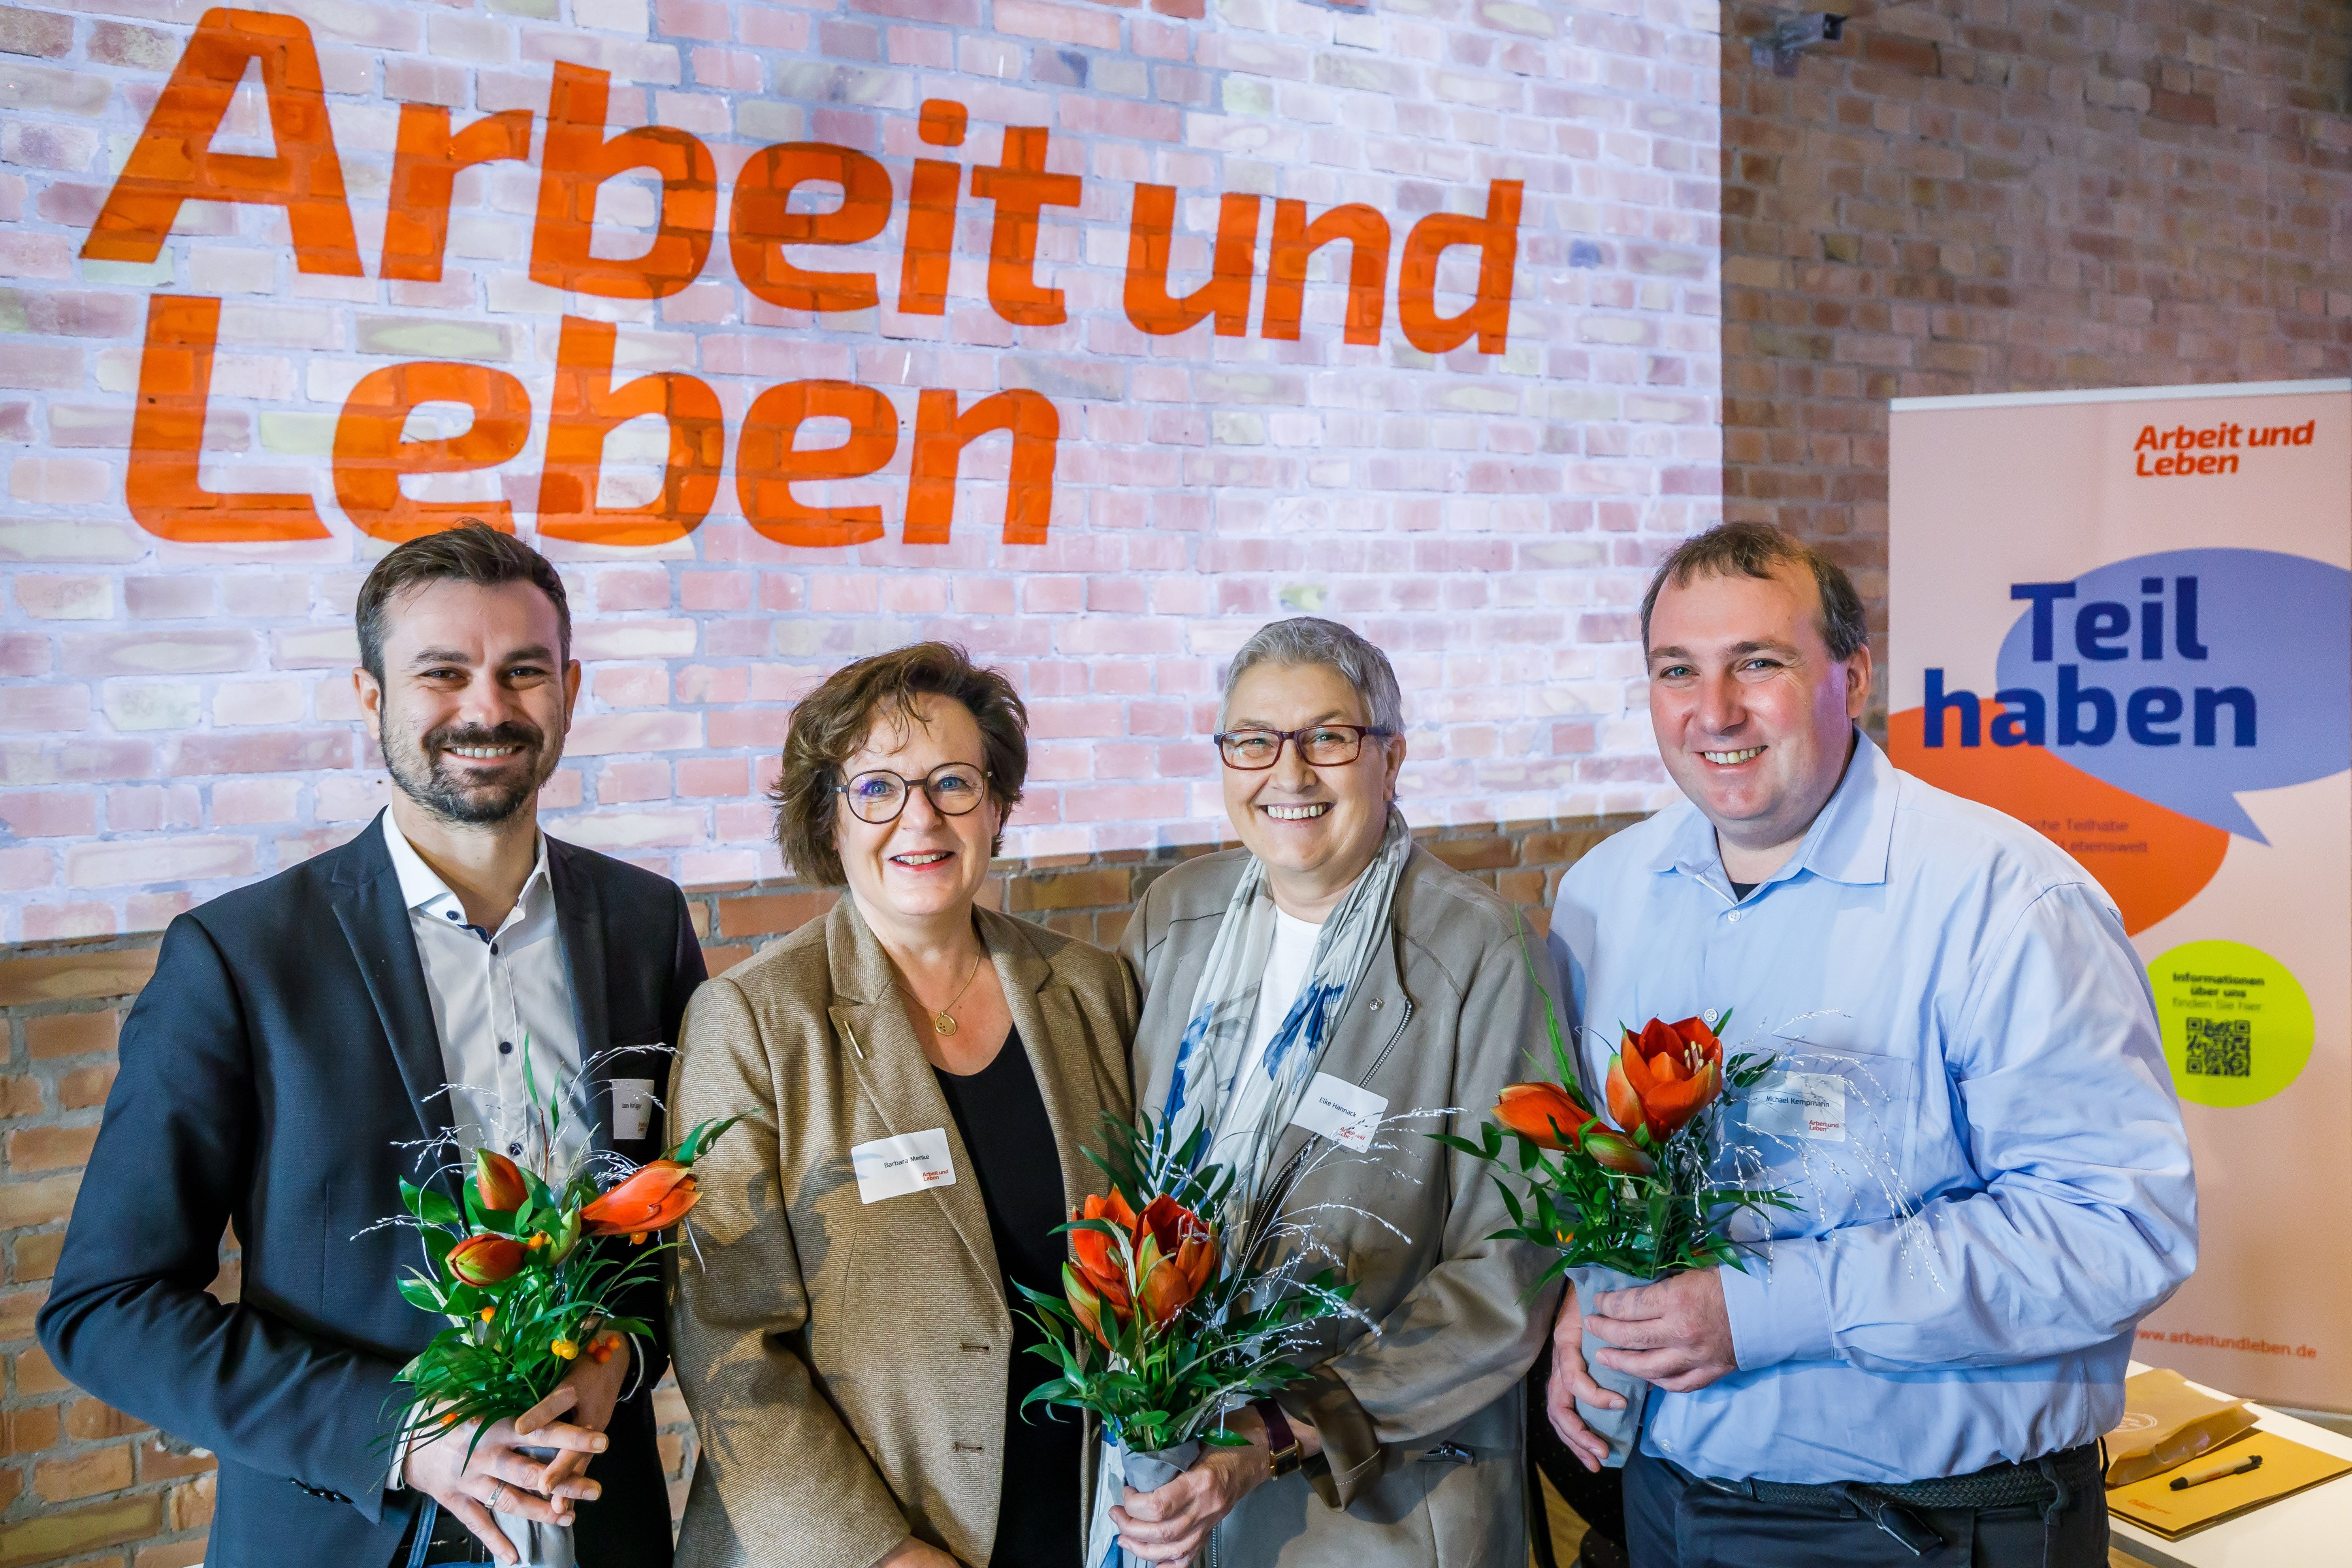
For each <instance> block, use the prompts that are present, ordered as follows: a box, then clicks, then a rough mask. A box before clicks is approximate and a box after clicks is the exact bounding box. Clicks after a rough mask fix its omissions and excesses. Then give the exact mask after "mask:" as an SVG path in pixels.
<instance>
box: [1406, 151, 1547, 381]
mask: <svg viewBox="0 0 2352 1568" xmlns="http://www.w3.org/2000/svg"><path fill="white" fill-rule="evenodd" d="M1521 188H1522V187H1521V184H1520V182H1519V181H1517V180H1495V181H1491V182H1489V183H1488V184H1487V186H1486V216H1485V217H1483V218H1475V217H1464V216H1458V215H1456V214H1454V213H1432V214H1430V215H1429V216H1427V217H1425V218H1423V219H1422V220H1421V221H1420V222H1419V223H1417V224H1415V225H1413V226H1412V233H1411V234H1408V235H1406V236H1405V239H1404V260H1403V262H1402V265H1401V266H1400V267H1399V268H1398V269H1397V272H1398V276H1397V323H1398V325H1400V326H1402V328H1404V336H1405V342H1409V343H1411V344H1412V346H1413V347H1415V348H1417V349H1419V350H1420V351H1421V352H1422V353H1428V354H1442V353H1447V352H1448V351H1450V350H1453V349H1457V348H1460V347H1461V346H1462V345H1463V344H1464V343H1465V342H1469V341H1470V339H1471V337H1472V335H1473V334H1475V335H1476V337H1477V339H1478V352H1479V353H1482V354H1498V353H1502V352H1503V349H1504V345H1505V343H1506V342H1508V340H1509V337H1510V329H1511V278H1512V273H1513V271H1514V269H1515V268H1517V263H1518V256H1519V195H1520V191H1521ZM1457 245H1470V246H1475V247H1477V248H1478V296H1477V299H1476V300H1475V302H1474V303H1473V304H1472V305H1471V306H1470V308H1469V309H1468V310H1464V311H1463V312H1462V313H1461V314H1460V315H1458V316H1441V315H1439V314H1438V313H1437V262H1438V258H1440V257H1441V256H1443V255H1444V254H1445V252H1446V251H1448V250H1450V249H1452V248H1453V247H1454V246H1457Z"/></svg>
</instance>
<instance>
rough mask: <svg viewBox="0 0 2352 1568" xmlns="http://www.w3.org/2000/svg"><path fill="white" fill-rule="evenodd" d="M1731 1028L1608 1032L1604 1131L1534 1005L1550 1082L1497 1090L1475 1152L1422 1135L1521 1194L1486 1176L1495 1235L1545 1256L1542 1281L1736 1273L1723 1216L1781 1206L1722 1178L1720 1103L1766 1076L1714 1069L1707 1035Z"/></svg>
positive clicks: (1461, 1141)
mask: <svg viewBox="0 0 2352 1568" xmlns="http://www.w3.org/2000/svg"><path fill="white" fill-rule="evenodd" d="M1529 977H1530V980H1532V978H1533V974H1532V965H1530V976H1529ZM1540 989H1541V988H1540V987H1538V992H1540ZM1730 1017H1731V1015H1730V1014H1729V1013H1728V1012H1724V1013H1720V1014H1709V1015H1706V1016H1700V1017H1696V1018H1685V1019H1683V1020H1682V1021H1681V1022H1679V1023H1673V1024H1669V1023H1665V1022H1663V1021H1661V1020H1659V1019H1656V1018H1653V1019H1651V1020H1650V1021H1649V1022H1648V1023H1647V1024H1645V1025H1644V1026H1643V1027H1642V1028H1641V1029H1640V1031H1638V1032H1636V1031H1634V1030H1633V1029H1629V1028H1624V1027H1623V1026H1620V1028H1619V1039H1618V1046H1617V1050H1616V1051H1615V1053H1614V1054H1612V1056H1611V1057H1610V1058H1609V1077H1608V1082H1607V1084H1606V1086H1605V1087H1604V1089H1603V1095H1602V1099H1603V1103H1604V1105H1605V1106H1606V1108H1607V1111H1608V1119H1607V1120H1605V1121H1604V1120H1603V1119H1602V1118H1601V1116H1600V1115H1599V1114H1597V1113H1596V1112H1595V1110H1594V1109H1593V1107H1592V1105H1591V1102H1590V1101H1589V1100H1587V1099H1586V1098H1585V1095H1584V1090H1583V1088H1582V1086H1581V1084H1580V1082H1579V1080H1578V1075H1577V1071H1576V1062H1575V1060H1574V1058H1572V1057H1571V1056H1570V1053H1569V1049H1568V1044H1567V1041H1566V1040H1565V1038H1564V1037H1562V1034H1561V1030H1560V1026H1559V1017H1558V1016H1557V1015H1555V1014H1554V1013H1553V1011H1552V1008H1551V999H1550V997H1549V996H1545V997H1544V1022H1545V1025H1546V1026H1547V1028H1548V1029H1549V1032H1550V1036H1551V1047H1552V1059H1553V1065H1554V1066H1555V1067H1556V1068H1558V1070H1559V1080H1558V1081H1557V1082H1543V1081H1538V1082H1533V1083H1515V1084H1512V1085H1510V1086H1509V1087H1507V1088H1506V1089H1504V1090H1503V1092H1502V1096H1501V1098H1500V1099H1499V1100H1496V1104H1495V1110H1494V1113H1493V1114H1494V1120H1493V1121H1488V1122H1486V1123H1485V1124H1484V1125H1483V1126H1481V1127H1480V1129H1479V1134H1480V1136H1479V1138H1478V1139H1477V1140H1476V1141H1475V1142H1474V1141H1472V1140H1470V1139H1467V1138H1461V1137H1456V1136H1454V1134H1452V1133H1439V1134H1435V1136H1436V1137H1437V1138H1438V1139H1439V1141H1440V1142H1444V1143H1445V1144H1447V1145H1449V1146H1450V1147H1453V1148H1454V1149H1458V1150H1460V1151H1461V1152H1464V1153H1465V1154H1469V1155H1471V1156H1473V1157H1475V1158H1477V1159H1480V1160H1486V1161H1489V1162H1492V1163H1495V1164H1496V1165H1498V1166H1501V1167H1503V1172H1504V1173H1507V1174H1509V1175H1511V1176H1514V1177H1516V1178H1517V1185H1518V1186H1520V1187H1523V1188H1524V1189H1525V1195H1524V1197H1522V1195H1521V1194H1520V1193H1518V1192H1516V1191H1514V1190H1513V1183H1512V1182H1511V1181H1509V1180H1506V1179H1505V1174H1503V1173H1498V1174H1497V1175H1496V1185H1497V1186H1499V1187H1501V1189H1502V1193H1503V1201H1504V1203H1505V1205H1507V1207H1508V1208H1509V1210H1510V1213H1511V1219H1512V1222H1513V1224H1512V1227H1511V1228H1510V1229H1508V1230H1505V1231H1500V1232H1497V1233H1496V1236H1497V1237H1498V1238H1501V1237H1507V1238H1509V1239H1512V1240H1515V1241H1530V1242H1534V1243H1536V1244H1537V1245H1538V1246H1542V1247H1551V1248H1554V1249H1555V1250H1557V1251H1558V1253H1559V1257H1558V1258H1555V1259H1554V1260H1553V1262H1552V1266H1551V1268H1549V1270H1547V1271H1546V1272H1545V1274H1544V1276H1543V1281H1544V1282H1549V1280H1551V1279H1556V1278H1558V1277H1559V1275H1561V1274H1564V1273H1567V1272H1568V1271H1569V1270H1570V1269H1571V1268H1585V1267H1597V1268H1607V1269H1611V1270H1613V1271H1614V1272H1616V1273H1619V1274H1622V1275H1628V1276H1631V1277H1632V1278H1633V1279H1636V1280H1651V1279H1660V1278H1663V1277H1664V1276H1665V1275H1669V1274H1676V1273H1680V1272H1682V1271H1683V1270H1685V1269H1689V1268H1707V1267H1709V1266H1711V1265H1715V1264H1728V1265H1730V1266H1731V1267H1733V1268H1742V1267H1744V1264H1743V1262H1742V1254H1741V1252H1740V1250H1739V1248H1738V1246H1737V1245H1736V1244H1735V1243H1734V1242H1733V1241H1732V1239H1731V1237H1730V1225H1731V1221H1732V1219H1733V1217H1734V1216H1735V1215H1738V1214H1739V1213H1741V1212H1742V1211H1747V1212H1751V1213H1755V1214H1757V1215H1759V1216H1761V1215H1766V1214H1767V1212H1768V1211H1770V1210H1774V1209H1785V1208H1790V1207H1793V1206H1794V1205H1792V1204H1791V1203H1790V1199H1789V1197H1788V1196H1787V1194H1785V1193H1782V1192H1780V1191H1779V1190H1777V1189H1772V1188H1766V1187H1760V1186H1755V1185H1749V1184H1743V1183H1742V1182H1741V1181H1739V1180H1738V1179H1737V1178H1736V1177H1727V1176H1726V1175H1724V1174H1723V1173H1722V1170H1721V1167H1722V1166H1723V1165H1724V1163H1725V1162H1724V1161H1723V1160H1722V1159H1721V1155H1722V1154H1723V1152H1724V1146H1725V1143H1724V1125H1723V1117H1722V1114H1721V1112H1722V1110H1723V1108H1724V1104H1725V1099H1726V1094H1727V1090H1738V1089H1746V1088H1748V1086H1749V1085H1751V1084H1753V1083H1754V1082H1756V1080H1757V1079H1760V1078H1762V1077H1764V1075H1765V1074H1767V1073H1768V1072H1769V1071H1771V1069H1772V1061H1771V1058H1767V1057H1758V1056H1753V1055H1749V1054H1746V1053H1741V1054H1739V1055H1736V1056H1732V1057H1730V1058H1726V1057H1725V1055H1724V1049H1723V1041H1722V1039H1721V1038H1720V1037H1718V1035H1717V1030H1718V1029H1720V1028H1721V1027H1722V1026H1724V1025H1725V1024H1727V1022H1729V1021H1730ZM1498 1124H1499V1125H1498ZM1730 1163H1731V1164H1732V1165H1734V1166H1735V1167H1737V1166H1738V1163H1739V1162H1738V1161H1737V1159H1735V1160H1733V1161H1732V1162H1730Z"/></svg>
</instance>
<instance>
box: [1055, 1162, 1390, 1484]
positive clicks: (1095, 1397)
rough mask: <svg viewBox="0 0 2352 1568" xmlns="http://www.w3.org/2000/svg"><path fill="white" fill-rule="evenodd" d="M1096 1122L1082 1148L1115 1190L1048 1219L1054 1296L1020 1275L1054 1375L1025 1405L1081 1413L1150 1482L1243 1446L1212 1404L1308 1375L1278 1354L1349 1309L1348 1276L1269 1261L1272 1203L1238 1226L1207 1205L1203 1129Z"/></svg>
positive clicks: (1240, 1400) (1222, 1187) (1212, 1177)
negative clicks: (1055, 1271) (1233, 1233)
mask: <svg viewBox="0 0 2352 1568" xmlns="http://www.w3.org/2000/svg"><path fill="white" fill-rule="evenodd" d="M1104 1125H1105V1128H1106V1142H1107V1143H1108V1149H1107V1150H1106V1152H1104V1153H1102V1154H1097V1153H1096V1152H1094V1151H1093V1150H1091V1149H1089V1150H1087V1158H1088V1159H1090V1160H1093V1161H1094V1163H1096V1164H1097V1166H1099V1167H1100V1168H1101V1169H1102V1171H1103V1173H1105V1174H1106V1175H1108V1177H1109V1178H1110V1184H1111V1193H1110V1195H1109V1196H1108V1197H1102V1198H1088V1199H1087V1201H1086V1204H1085V1206H1084V1207H1082V1208H1081V1209H1080V1210H1079V1211H1078V1212H1077V1213H1076V1214H1075V1215H1071V1216H1070V1220H1069V1223H1068V1224H1066V1225H1065V1226H1060V1227H1059V1228H1060V1229H1061V1230H1062V1231H1064V1232H1066V1233H1067V1234H1068V1235H1069V1237H1070V1250H1071V1253H1072V1259H1071V1261H1070V1262H1068V1263H1066V1264H1064V1265H1063V1266H1062V1294H1061V1296H1059V1297H1058V1298H1057V1297H1054V1296H1049V1295H1045V1294H1044V1293H1043V1292H1040V1291H1035V1290H1031V1289H1027V1288H1026V1287H1023V1288H1022V1294H1023V1295H1024V1296H1026V1297H1027V1298H1028V1299H1029V1303H1030V1310H1029V1313H1028V1315H1029V1317H1030V1319H1031V1321H1034V1322H1035V1323H1036V1324H1037V1326H1038V1327H1039V1328H1040V1329H1042V1330H1043V1331H1045V1343H1044V1344H1043V1345H1042V1346H1039V1347H1036V1351H1035V1353H1037V1354H1040V1355H1043V1356H1045V1357H1046V1358H1047V1359H1048V1360H1049V1361H1051V1362H1053V1363H1055V1367H1056V1368H1057V1369H1058V1370H1059V1371H1060V1373H1061V1376H1059V1377H1058V1378H1056V1379H1055V1380H1054V1381H1052V1382H1050V1383H1046V1384H1041V1385H1040V1386H1039V1387H1037V1388H1036V1389H1035V1390H1034V1391H1033V1392H1032V1393H1031V1394H1030V1395H1029V1397H1028V1398H1027V1399H1025V1400H1024V1401H1023V1402H1022V1403H1023V1405H1024V1409H1025V1407H1026V1406H1027V1405H1031V1404H1041V1403H1042V1404H1045V1405H1064V1406H1067V1407H1069V1408H1072V1409H1076V1410H1085V1411H1089V1412H1091V1413H1092V1414H1093V1415H1096V1416H1097V1417H1098V1418H1099V1419H1100V1420H1101V1422H1102V1424H1103V1430H1104V1434H1105V1436H1106V1437H1107V1438H1108V1440H1109V1441H1110V1442H1111V1443H1112V1444H1114V1445H1116V1446H1117V1447H1118V1451H1119V1456H1120V1458H1121V1460H1122V1461H1123V1466H1124V1469H1125V1472H1126V1479H1127V1481H1128V1484H1129V1485H1131V1486H1133V1487H1135V1488H1136V1489H1138V1490H1140V1491H1152V1490H1156V1489H1158V1488H1160V1486H1163V1485H1165V1484H1166V1483H1167V1482H1168V1481H1170V1480H1171V1479H1174V1478H1175V1477H1176V1476H1177V1475H1179V1474H1181V1473H1182V1472H1183V1471H1184V1470H1185V1469H1187V1468H1190V1467H1191V1466H1192V1463H1193V1462H1194V1461H1195V1460H1196V1459H1197V1458H1199V1457H1200V1452H1201V1447H1202V1445H1204V1444H1205V1445H1208V1446H1210V1447H1244V1446H1245V1445H1246V1442H1247V1439H1245V1438H1244V1437H1242V1436H1239V1435H1237V1434H1235V1433H1233V1432H1231V1431H1228V1430H1227V1429H1226V1428H1225V1426H1224V1425H1223V1416H1224V1415H1226V1414H1227V1413H1228V1412H1231V1411H1233V1410H1235V1409H1237V1408H1239V1407H1241V1406H1242V1405H1246V1404H1248V1403H1249V1402H1250V1401H1251V1400H1253V1399H1258V1398H1262V1397H1264V1396H1265V1395H1266V1394H1273V1393H1275V1392H1276V1391H1277V1390H1280V1389H1283V1388H1286V1387H1288V1386H1289V1385H1291V1384H1294V1383H1297V1382H1298V1381H1300V1380H1301V1379H1303V1378H1305V1377H1306V1375H1307V1373H1306V1370H1305V1369H1304V1368H1301V1367H1299V1366H1297V1365H1294V1364H1293V1363H1291V1362H1289V1361H1288V1360H1286V1356H1287V1355H1288V1353H1289V1352H1291V1351H1292V1350H1294V1349H1296V1348H1297V1347H1298V1346H1299V1345H1300V1344H1301V1343H1302V1342H1304V1339H1305V1332H1304V1331H1305V1329H1306V1325H1307V1324H1309V1323H1311V1322H1313V1321H1317V1320H1318V1319H1323V1318H1329V1317H1334V1316H1338V1315H1340V1314H1342V1313H1344V1312H1346V1311H1347V1310H1349V1309H1348V1298H1349V1295H1350V1294H1351V1293H1352V1291H1353V1289H1354V1287H1353V1286H1352V1285H1341V1284H1339V1283H1338V1282H1337V1279H1336V1276H1335V1274H1334V1272H1333V1271H1332V1270H1330V1269H1328V1268H1326V1269H1323V1270H1321V1271H1320V1272H1318V1273H1317V1274H1315V1275H1314V1276H1313V1277H1312V1278H1301V1277H1300V1269H1301V1265H1300V1263H1299V1260H1298V1258H1297V1257H1294V1258H1291V1259H1290V1260H1288V1261H1286V1262H1285V1263H1283V1264H1281V1265H1278V1266H1277V1265H1272V1264H1270V1262H1269V1257H1268V1255H1269V1254H1270V1253H1271V1252H1272V1250H1273V1245H1274V1242H1275V1239H1276V1236H1277V1235H1278V1234H1280V1227H1279V1226H1277V1225H1276V1223H1275V1216H1274V1215H1272V1214H1271V1213H1268V1214H1264V1215H1253V1216H1250V1218H1249V1219H1248V1220H1247V1221H1246V1223H1245V1224H1244V1234H1243V1235H1242V1236H1240V1237H1228V1236H1227V1235H1226V1234H1225V1227H1224V1225H1223V1222H1222V1221H1221V1220H1220V1219H1218V1218H1215V1217H1209V1216H1217V1215H1222V1214H1223V1211H1224V1207H1225V1203H1226V1199H1227V1198H1228V1197H1229V1195H1230V1194H1231V1191H1232V1187H1233V1180H1234V1175H1233V1173H1232V1172H1231V1171H1230V1170H1227V1169H1226V1168H1224V1167H1223V1166H1219V1165H1207V1164H1202V1163H1201V1156H1202V1152H1204V1151H1205V1149H1206V1148H1207V1144H1208V1138H1209V1133H1208V1130H1207V1129H1206V1128H1205V1127H1203V1128H1201V1129H1198V1130H1196V1131H1194V1132H1193V1133H1192V1136H1191V1137H1189V1138H1187V1139H1185V1140H1184V1142H1182V1143H1181V1144H1174V1143H1173V1142H1172V1139H1171V1135H1170V1133H1169V1131H1168V1130H1167V1128H1166V1127H1165V1126H1163V1125H1160V1124H1157V1123H1153V1124H1151V1125H1150V1126H1148V1127H1147V1128H1146V1129H1145V1130H1144V1131H1138V1130H1137V1129H1135V1128H1133V1127H1130V1126H1129V1125H1128V1124H1126V1123H1125V1122H1122V1121H1117V1120H1115V1119H1107V1120H1106V1121H1105V1124H1104ZM1110 1495H1111V1496H1112V1497H1114V1498H1116V1497H1117V1496H1118V1492H1117V1491H1116V1489H1114V1490H1113V1491H1112V1492H1111V1494H1110Z"/></svg>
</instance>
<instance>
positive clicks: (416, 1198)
mask: <svg viewBox="0 0 2352 1568" xmlns="http://www.w3.org/2000/svg"><path fill="white" fill-rule="evenodd" d="M400 1201H401V1203H402V1204H403V1205H404V1206H405V1207H406V1208H407V1210H408V1212H409V1213H410V1214H412V1215H415V1216H416V1218H417V1220H418V1222H419V1223H421V1224H424V1225H458V1224H461V1223H463V1222H462V1219H461V1217H460V1215H458V1213H457V1205H456V1204H453V1203H451V1202H450V1201H449V1200H448V1199H447V1198H446V1197H445V1196H443V1195H442V1194H439V1193H436V1192H435V1191H434V1190H433V1189H432V1188H430V1187H420V1186H417V1185H415V1184H413V1183H410V1182H403V1183H401V1184H400Z"/></svg>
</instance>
